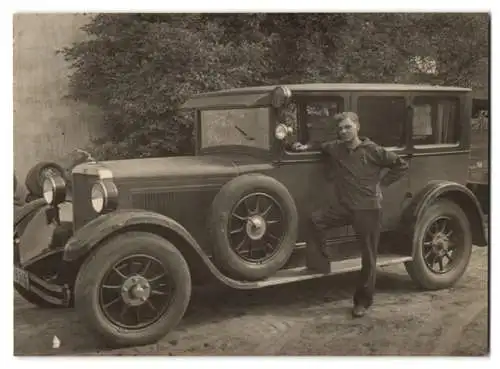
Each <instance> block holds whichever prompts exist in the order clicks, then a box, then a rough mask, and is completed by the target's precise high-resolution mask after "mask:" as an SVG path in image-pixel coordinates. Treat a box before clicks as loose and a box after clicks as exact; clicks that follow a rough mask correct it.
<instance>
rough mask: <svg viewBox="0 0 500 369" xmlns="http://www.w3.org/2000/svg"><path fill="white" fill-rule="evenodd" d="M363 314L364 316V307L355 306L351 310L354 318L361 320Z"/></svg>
mask: <svg viewBox="0 0 500 369" xmlns="http://www.w3.org/2000/svg"><path fill="white" fill-rule="evenodd" d="M365 314H366V308H365V307H364V306H361V305H356V306H354V307H353V309H352V316H353V317H354V318H361V317H363V316H365Z"/></svg>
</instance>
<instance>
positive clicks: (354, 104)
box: [351, 90, 412, 155]
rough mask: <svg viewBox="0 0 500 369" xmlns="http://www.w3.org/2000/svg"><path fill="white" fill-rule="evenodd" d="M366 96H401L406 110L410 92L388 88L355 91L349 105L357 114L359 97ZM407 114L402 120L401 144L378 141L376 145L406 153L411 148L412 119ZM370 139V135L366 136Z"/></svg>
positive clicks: (400, 153) (398, 152)
mask: <svg viewBox="0 0 500 369" xmlns="http://www.w3.org/2000/svg"><path fill="white" fill-rule="evenodd" d="M366 96H386V97H402V98H404V100H405V106H406V108H407V111H408V109H409V107H410V102H411V92H410V91H390V90H384V91H374V90H370V91H355V92H353V93H352V95H351V105H352V109H353V111H354V112H355V113H356V114H359V98H360V97H366ZM409 118H410V117H409V115H408V114H407V116H406V119H405V122H404V125H405V126H404V127H403V129H405V130H406V131H404V133H405V134H404V136H403V137H404V138H403V139H402V142H401V145H400V146H385V145H382V144H381V143H380V142H375V143H376V144H377V145H380V146H381V147H383V148H384V149H386V150H388V151H391V152H395V153H397V154H399V155H402V154H407V153H409V151H410V150H411V142H410V139H411V131H410V129H411V127H412V125H411V121H412V119H409ZM360 124H363V122H360ZM368 138H369V139H371V137H368Z"/></svg>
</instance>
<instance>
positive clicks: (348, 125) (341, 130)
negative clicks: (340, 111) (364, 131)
mask: <svg viewBox="0 0 500 369" xmlns="http://www.w3.org/2000/svg"><path fill="white" fill-rule="evenodd" d="M337 130H338V131H337V132H338V135H339V139H340V140H341V141H343V142H350V141H352V140H354V139H355V138H356V137H358V131H359V127H358V125H357V124H356V123H354V122H352V121H351V120H350V119H344V120H343V121H342V122H340V123H339V124H338V128H337Z"/></svg>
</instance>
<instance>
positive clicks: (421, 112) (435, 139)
mask: <svg viewBox="0 0 500 369" xmlns="http://www.w3.org/2000/svg"><path fill="white" fill-rule="evenodd" d="M458 109H459V100H458V99H452V98H443V97H440V98H438V97H426V96H419V97H416V98H415V99H414V101H413V122H412V125H413V128H412V140H413V143H414V146H415V147H420V146H427V145H446V144H448V145H450V144H452V145H455V144H457V143H458V139H459V123H460V120H459V110H458Z"/></svg>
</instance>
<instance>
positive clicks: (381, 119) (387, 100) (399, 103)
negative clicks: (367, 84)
mask: <svg viewBox="0 0 500 369" xmlns="http://www.w3.org/2000/svg"><path fill="white" fill-rule="evenodd" d="M358 116H359V121H360V125H361V128H360V132H359V134H360V136H366V137H368V138H369V139H371V140H372V141H374V142H375V143H377V144H379V145H381V146H385V147H403V146H404V144H405V124H406V121H407V117H408V113H407V107H406V101H405V98H404V97H403V96H360V97H359V98H358Z"/></svg>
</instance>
